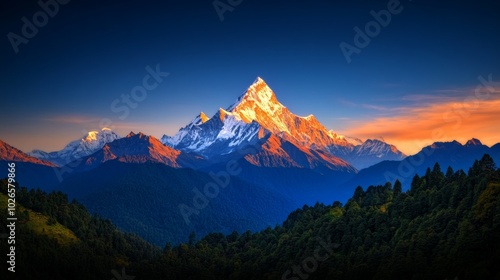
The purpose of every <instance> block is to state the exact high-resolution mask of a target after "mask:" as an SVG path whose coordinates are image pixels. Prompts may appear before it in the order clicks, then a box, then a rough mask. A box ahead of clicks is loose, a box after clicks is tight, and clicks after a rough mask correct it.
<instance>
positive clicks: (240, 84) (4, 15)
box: [0, 0, 500, 151]
mask: <svg viewBox="0 0 500 280" xmlns="http://www.w3.org/2000/svg"><path fill="white" fill-rule="evenodd" d="M101 2H103V1H92V0H91V1H82V0H71V1H70V2H69V3H68V4H66V5H61V6H60V9H59V12H58V13H57V14H56V15H55V16H54V17H53V18H50V19H49V20H48V23H47V25H45V26H43V27H41V28H39V31H38V34H37V35H36V36H35V37H33V38H31V39H29V42H28V43H27V44H21V45H20V46H19V52H18V53H17V54H16V53H15V52H14V50H13V47H12V46H11V44H10V42H9V39H8V37H7V34H8V33H9V32H13V33H16V34H18V35H21V28H22V26H23V22H22V21H21V18H22V17H24V16H26V17H27V18H28V19H29V20H30V21H31V20H32V18H33V14H34V13H35V12H37V11H39V10H40V9H41V8H40V6H39V5H38V4H37V3H36V1H12V0H8V1H3V2H2V4H1V5H2V9H1V14H0V18H1V21H2V25H1V34H3V39H2V40H0V48H1V61H2V64H1V66H2V67H1V73H0V75H1V77H2V78H1V82H0V92H1V94H2V97H3V100H2V103H1V104H2V105H1V106H2V107H1V112H0V114H1V123H0V127H1V130H0V139H2V140H4V141H6V142H8V143H10V144H11V145H14V146H16V147H19V148H21V149H22V150H25V151H29V150H31V149H33V148H42V149H45V150H55V149H60V148H62V147H63V146H64V145H65V144H66V143H67V142H68V141H69V140H72V139H77V138H79V137H81V136H82V135H83V133H82V131H83V130H95V129H98V128H99V120H100V119H102V118H109V119H110V120H112V122H113V125H114V126H115V131H117V132H118V133H119V134H121V135H122V136H123V135H125V134H126V133H127V132H128V131H130V130H134V131H136V132H137V131H139V130H140V131H142V132H144V133H147V134H152V135H154V136H157V137H160V136H161V135H162V134H163V133H168V134H174V133H175V132H176V131H177V130H178V129H179V128H180V127H181V126H183V125H185V124H186V123H187V122H189V121H190V120H191V119H192V118H193V117H194V116H195V115H196V114H197V113H199V112H200V111H204V112H206V113H207V114H208V115H212V114H213V113H214V112H215V111H216V110H217V109H218V108H219V107H227V106H228V105H230V104H231V103H233V102H234V100H235V99H236V98H237V97H238V96H239V95H240V94H241V93H242V92H243V91H244V90H245V89H246V88H247V87H248V86H249V85H250V84H251V83H252V82H253V81H254V79H255V78H256V77H257V76H261V77H262V78H263V79H264V80H266V82H267V83H268V84H269V85H270V86H271V88H272V89H273V90H274V91H275V92H276V94H277V97H278V99H279V100H280V101H281V102H282V103H283V104H284V105H285V106H287V107H288V108H290V109H291V110H292V112H294V113H296V114H298V115H308V114H311V113H312V114H314V115H315V116H317V118H318V119H319V120H320V121H321V122H322V123H323V124H324V125H325V126H327V127H328V128H331V129H334V130H336V131H339V132H341V133H343V132H344V131H351V130H352V126H354V125H359V124H360V123H366V122H369V121H371V120H374V119H376V118H383V117H397V116H396V115H395V114H396V113H401V110H395V111H392V110H387V109H388V108H406V107H411V108H414V107H418V106H427V105H428V104H426V103H425V102H429V99H430V98H429V97H432V96H434V97H436V98H437V99H439V101H443V100H447V101H449V100H455V99H463V96H464V95H466V94H470V89H472V88H474V87H475V86H476V85H477V84H478V83H479V82H478V80H477V77H478V76H479V75H482V76H485V77H486V76H487V75H489V74H492V77H493V80H496V81H498V80H500V17H499V16H498V15H499V14H500V4H498V1H475V2H466V1H453V2H450V1H447V2H448V3H436V2H437V1H424V0H413V1H409V0H401V6H402V7H403V11H402V12H401V13H399V14H397V15H392V19H391V22H390V23H389V25H388V26H387V27H385V28H382V29H381V31H380V33H379V34H378V36H376V37H374V38H373V39H372V41H371V42H370V44H369V45H368V46H367V47H366V48H364V49H362V50H361V53H360V54H354V55H352V62H351V63H347V61H346V59H345V58H344V56H343V54H342V52H341V51H340V48H339V44H340V43H341V42H343V41H345V42H347V43H349V44H353V38H354V34H355V33H354V30H353V28H354V27H356V26H359V27H360V28H362V29H364V27H365V24H366V23H367V22H369V21H371V20H373V17H372V16H371V15H370V11H371V10H375V11H379V10H381V9H386V8H387V3H388V2H389V1H385V0H384V1H356V0H349V1H347V0H346V1H290V0H288V1H255V0H243V1H242V3H241V4H240V5H238V6H236V7H234V10H233V11H232V12H226V13H224V21H220V19H219V16H218V15H217V12H216V11H215V9H214V7H213V1H212V0H207V1H205V0H204V1H148V0H146V1H104V2H106V3H101ZM221 2H224V3H227V2H226V1H225V0H221ZM236 2H237V1H236ZM157 64H159V65H160V68H161V71H165V72H169V73H170V75H169V76H168V77H166V78H164V80H163V82H162V83H160V84H159V86H158V87H157V88H156V89H155V90H153V91H150V92H148V96H147V98H146V99H145V100H144V101H142V102H140V103H139V105H138V107H137V108H135V109H132V110H131V111H130V114H129V115H128V116H127V118H125V119H124V120H121V119H119V116H120V115H121V114H118V113H114V112H113V111H112V110H111V109H110V105H111V103H112V102H113V100H115V99H117V98H120V96H121V95H122V94H129V93H130V91H131V89H132V88H134V87H135V86H137V85H141V84H142V79H143V77H144V76H145V75H146V74H147V72H146V70H145V67H146V66H147V65H150V66H151V67H153V68H155V66H156V65H157ZM415 96H420V97H422V96H423V97H426V98H414V97H415ZM412 97H413V98H412ZM354 136H357V135H354ZM363 136H366V137H368V136H370V135H363ZM380 136H381V137H384V136H385V135H383V133H382V134H381V135H373V137H380ZM472 136H474V135H471V137H472ZM464 137H468V136H464ZM469 138H470V137H469ZM393 141H394V140H393ZM497 142H498V141H497Z"/></svg>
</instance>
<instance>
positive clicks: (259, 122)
mask: <svg viewBox="0 0 500 280" xmlns="http://www.w3.org/2000/svg"><path fill="white" fill-rule="evenodd" d="M485 153H489V154H490V155H491V156H492V157H493V158H494V160H495V161H497V162H500V144H497V145H495V146H493V147H491V148H490V147H487V146H485V145H482V144H481V142H480V141H479V140H477V139H472V140H470V141H468V142H467V143H466V144H465V145H462V144H460V143H458V142H456V141H454V142H449V143H434V144H433V145H431V146H428V147H425V148H424V149H423V150H422V151H420V152H419V153H417V154H415V155H412V156H408V157H407V156H406V155H405V154H403V153H402V152H401V151H399V150H398V149H397V148H396V147H395V146H393V145H390V144H388V143H385V142H384V141H381V140H377V139H368V140H366V141H362V140H360V139H357V138H354V137H349V136H343V135H338V134H336V133H335V132H334V131H332V130H327V129H326V128H325V127H324V126H323V125H322V124H321V123H320V122H319V121H318V120H317V119H316V118H315V117H314V116H313V115H309V116H307V117H300V116H297V115H295V114H293V113H292V112H290V111H289V110H288V109H287V108H286V107H285V106H284V105H282V104H281V103H280V102H279V101H278V100H277V98H276V95H275V94H274V92H273V91H272V90H271V89H270V88H269V86H268V85H267V84H266V83H265V82H264V80H262V79H260V78H258V79H257V80H256V81H255V82H254V83H253V84H252V85H251V86H250V87H249V88H248V89H247V91H246V92H245V93H243V94H242V95H241V96H240V97H239V98H238V99H237V101H236V102H235V103H234V104H232V105H231V106H229V107H227V108H226V109H222V108H219V109H218V110H217V112H216V113H215V114H214V115H213V116H211V117H208V116H207V115H206V114H204V113H200V114H199V115H197V116H196V117H195V118H194V119H193V121H191V122H190V123H189V124H188V125H186V126H184V127H183V128H181V129H180V130H179V132H178V133H177V134H175V135H174V136H167V135H164V136H163V137H162V138H161V140H159V139H157V138H155V137H153V136H149V135H145V134H143V133H133V132H131V133H129V134H128V135H127V136H125V137H123V138H121V137H119V136H118V135H117V134H116V133H114V132H112V131H111V130H109V129H102V130H101V131H92V132H89V133H88V134H87V135H86V136H85V137H84V138H82V139H78V140H75V141H72V142H71V143H69V144H68V145H67V146H66V147H65V148H64V149H62V150H61V151H54V152H44V151H40V150H34V151H32V152H30V153H29V154H26V153H24V152H22V151H20V150H18V149H16V148H14V147H12V146H10V145H8V144H6V143H4V142H1V141H0V162H7V161H15V162H16V163H17V164H16V166H18V172H17V174H16V176H17V180H18V181H19V182H20V184H21V185H25V186H28V187H31V188H42V189H44V190H63V191H64V192H66V193H68V194H69V195H70V197H73V198H78V199H79V200H80V201H82V202H83V203H85V205H86V206H87V207H88V208H89V209H90V210H91V211H92V212H95V213H98V214H100V215H102V216H103V217H105V218H110V219H112V220H113V221H114V222H115V223H116V224H117V225H118V226H119V227H121V228H122V229H125V230H127V231H132V232H136V233H138V234H140V235H141V236H143V237H144V238H146V239H148V240H150V241H153V242H154V243H156V244H158V245H161V246H163V245H164V244H165V242H174V243H178V242H182V241H183V238H185V237H186V236H187V235H188V234H189V233H188V234H186V231H192V232H195V233H196V234H199V235H203V234H206V233H208V232H213V231H221V232H225V233H229V232H231V231H232V230H238V231H243V230H245V229H251V230H259V229H263V228H265V227H267V226H272V225H275V224H278V223H281V222H282V221H283V219H284V217H286V215H287V214H288V213H289V212H291V211H293V210H294V209H296V208H297V207H301V206H302V205H304V204H309V205H312V204H314V203H316V202H317V201H320V202H325V203H331V202H332V201H334V200H339V201H345V200H346V199H347V198H349V197H351V196H352V193H353V192H354V189H355V188H356V186H358V185H361V186H363V187H367V186H369V185H377V184H384V183H385V182H387V181H390V182H392V183H393V182H394V181H395V180H396V179H399V180H400V181H401V182H402V183H403V186H404V187H408V186H409V184H410V183H411V180H412V177H413V176H414V175H415V174H423V173H425V172H426V169H427V168H432V167H433V165H434V164H435V163H436V162H438V163H439V164H440V165H441V167H442V168H443V169H444V168H447V167H448V166H451V167H452V168H453V169H455V170H456V169H464V170H467V169H468V168H469V166H468V165H469V164H470V163H471V162H473V161H474V160H476V159H480V158H481V157H482V155H483V154H485ZM229 165H231V166H233V168H234V167H237V169H238V172H235V173H234V174H230V175H228V176H227V177H224V176H223V177H224V178H226V179H227V180H229V183H228V184H227V185H228V186H227V187H221V186H220V184H219V187H218V190H217V191H215V190H214V184H216V183H217V182H219V183H220V177H217V176H219V175H217V174H229V173H228V168H229V167H228V166H229ZM221 172H222V173H221ZM224 172H225V173H224ZM214 174H215V175H214ZM207 186H208V187H207ZM205 188H208V189H205ZM210 188H211V189H210ZM207 192H208V193H207ZM214 193H216V194H214ZM200 204H203V205H204V207H198V208H197V207H193V205H198V206H200ZM183 211H184V212H183ZM186 211H187V212H186ZM186 213H189V215H188V216H189V217H190V219H189V221H190V222H189V223H187V222H186V219H185V216H186ZM146 216H147V217H146Z"/></svg>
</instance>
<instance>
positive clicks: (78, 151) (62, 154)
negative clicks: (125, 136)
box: [28, 128, 120, 166]
mask: <svg viewBox="0 0 500 280" xmlns="http://www.w3.org/2000/svg"><path fill="white" fill-rule="evenodd" d="M119 138H120V136H118V135H117V134H116V133H114V132H113V131H111V129H109V128H103V129H101V130H100V131H90V132H88V133H87V135H85V137H83V138H81V139H78V140H74V141H72V142H70V143H69V144H68V145H66V147H64V149H62V150H60V151H54V152H50V153H48V152H45V151H41V150H33V151H31V152H30V153H28V154H29V155H31V156H34V157H36V158H38V159H41V160H46V161H50V162H52V163H54V164H56V165H59V166H63V165H65V164H68V163H70V162H72V161H74V160H76V159H79V158H82V157H85V156H88V155H91V154H93V153H95V152H97V151H99V150H100V149H102V148H103V147H104V145H106V144H107V143H111V142H113V141H114V140H116V139H119Z"/></svg>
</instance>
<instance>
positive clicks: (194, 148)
mask: <svg viewBox="0 0 500 280" xmlns="http://www.w3.org/2000/svg"><path fill="white" fill-rule="evenodd" d="M269 135H274V136H276V137H279V138H280V139H282V140H284V142H283V143H291V144H293V145H294V146H296V147H299V148H300V149H302V150H303V149H306V150H311V151H323V152H326V153H324V154H325V155H329V156H333V157H340V158H342V159H354V162H356V163H359V164H360V165H359V167H366V166H369V165H371V164H375V163H377V162H379V161H382V160H385V159H388V158H386V157H387V156H389V157H390V159H402V158H404V154H402V153H401V152H399V151H398V150H397V149H395V147H394V146H391V145H389V144H387V143H385V142H381V143H378V142H377V145H378V147H373V143H372V142H370V143H369V145H370V149H366V148H367V147H366V146H364V147H363V149H362V150H363V151H362V152H360V150H361V149H359V148H358V149H355V148H356V147H357V146H360V145H362V144H363V142H362V141H359V142H360V143H359V145H354V144H352V143H351V142H352V141H349V138H347V137H344V136H340V135H337V134H336V133H334V132H333V131H331V130H327V129H326V128H325V127H324V126H323V125H322V124H321V123H320V122H319V121H318V120H317V119H316V117H314V115H309V116H306V117H301V116H297V115H295V114H293V113H292V112H291V111H290V110H289V109H288V108H287V107H286V106H284V105H283V104H281V103H280V102H279V101H278V99H277V97H276V94H275V93H274V91H273V90H272V89H271V88H270V87H269V86H268V84H267V83H266V82H265V81H264V80H263V79H262V78H260V77H257V79H256V80H255V81H254V83H253V84H252V85H250V87H248V89H247V90H246V91H245V92H244V93H243V94H242V95H241V96H240V97H239V98H238V99H237V100H236V102H235V103H233V104H232V105H231V106H229V107H227V109H222V108H220V109H219V110H218V111H217V112H216V113H215V114H214V115H213V116H212V117H211V118H208V117H207V116H206V115H205V114H204V113H201V114H200V115H198V116H196V117H195V118H194V119H193V121H192V122H191V123H190V124H188V125H187V126H185V127H183V128H181V129H180V130H179V132H178V133H177V134H176V135H174V136H173V137H170V136H167V135H164V136H163V137H162V142H163V143H164V144H165V145H168V146H170V147H173V148H175V149H180V150H182V151H186V152H195V153H199V154H201V155H203V156H205V157H206V158H209V159H210V158H214V157H217V156H220V155H226V154H230V153H233V152H235V151H238V150H241V149H242V148H243V147H244V146H248V145H254V146H259V147H262V146H261V145H262V144H263V143H264V142H265V141H266V139H268V137H269ZM273 141H274V140H273ZM274 143H276V142H274ZM370 151H373V152H374V153H377V155H373V154H370ZM381 151H383V152H382V153H381ZM253 162H257V161H255V160H254V161H253ZM271 162H273V161H271ZM279 162H282V161H281V160H280V161H279ZM328 162H329V164H328V166H331V165H330V163H331V162H338V160H337V159H329V160H328ZM292 165H293V164H292ZM313 165H314V164H313ZM341 165H343V166H344V163H342V164H341ZM356 167H358V166H356Z"/></svg>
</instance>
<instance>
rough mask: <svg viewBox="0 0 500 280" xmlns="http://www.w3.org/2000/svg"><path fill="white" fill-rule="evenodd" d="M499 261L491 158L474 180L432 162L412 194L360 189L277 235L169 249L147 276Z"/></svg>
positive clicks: (293, 274)
mask: <svg viewBox="0 0 500 280" xmlns="http://www.w3.org/2000/svg"><path fill="white" fill-rule="evenodd" d="M325 245H326V246H325ZM328 247H329V248H328ZM499 263H500V170H497V169H496V167H495V163H494V162H493V160H492V158H491V157H490V156H488V155H485V156H484V157H483V158H482V159H481V160H479V161H476V162H474V164H473V166H472V168H471V169H470V170H469V171H468V174H466V173H465V172H464V171H462V170H458V171H453V170H452V169H451V168H448V169H447V170H446V172H444V173H443V172H442V171H441V167H440V166H439V164H436V165H435V166H434V168H433V169H432V170H431V169H428V170H427V172H426V174H425V175H424V176H421V177H420V176H418V175H417V176H415V177H414V178H413V180H412V184H411V189H410V190H408V191H406V192H403V191H402V189H401V183H400V182H398V181H397V182H395V183H394V185H392V184H390V183H387V184H385V185H384V186H377V187H374V186H370V187H368V188H367V189H366V191H365V190H363V189H362V188H361V187H358V188H357V189H356V191H355V193H354V195H353V197H352V198H351V199H350V200H349V201H348V202H347V203H346V204H345V205H342V204H341V203H339V202H334V203H333V204H332V205H329V206H326V205H323V204H316V205H314V206H313V207H309V206H304V207H303V208H302V209H299V210H296V211H294V212H293V213H291V214H290V216H289V217H288V219H287V220H286V221H285V222H284V223H283V225H282V226H278V227H276V228H274V229H270V228H268V229H266V230H264V231H262V232H258V233H254V234H251V233H250V232H247V233H244V234H238V233H233V234H231V235H228V236H223V235H221V234H215V233H214V234H210V235H208V236H206V237H204V238H202V239H201V240H199V241H197V242H191V244H181V245H180V246H178V247H175V248H170V247H169V246H166V248H165V249H164V252H163V256H162V260H161V262H160V264H159V265H160V266H159V267H158V268H156V269H155V270H153V272H154V273H152V274H149V275H148V277H150V278H145V279H160V278H162V277H164V279H294V280H298V279H399V280H401V279H500V267H499V265H498V264H499Z"/></svg>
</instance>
